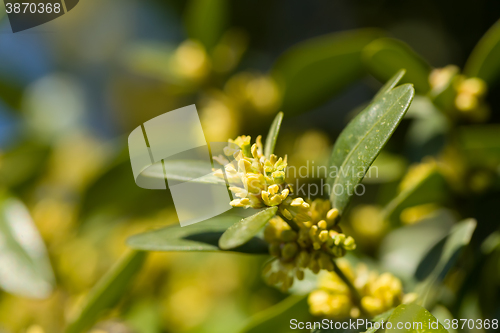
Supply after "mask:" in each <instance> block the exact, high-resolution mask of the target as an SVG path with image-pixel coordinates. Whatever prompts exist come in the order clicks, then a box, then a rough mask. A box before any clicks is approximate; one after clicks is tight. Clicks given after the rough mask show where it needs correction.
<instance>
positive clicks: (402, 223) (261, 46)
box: [0, 0, 500, 333]
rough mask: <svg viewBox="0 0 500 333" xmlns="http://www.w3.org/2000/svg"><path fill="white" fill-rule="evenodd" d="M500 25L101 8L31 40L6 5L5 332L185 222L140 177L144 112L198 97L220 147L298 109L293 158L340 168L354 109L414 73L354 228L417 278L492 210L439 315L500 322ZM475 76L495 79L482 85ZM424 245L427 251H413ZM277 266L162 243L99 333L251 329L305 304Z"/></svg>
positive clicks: (291, 136)
mask: <svg viewBox="0 0 500 333" xmlns="http://www.w3.org/2000/svg"><path fill="white" fill-rule="evenodd" d="M1 11H2V13H3V11H4V9H3V8H2V9H1ZM499 17H500V2H498V1H496V0H489V1H476V2H474V3H472V2H465V1H458V2H453V3H450V2H448V1H420V2H415V3H408V2H402V1H326V0H323V1H262V0H258V1H247V0H244V1H243V0H240V1H224V0H213V1H209V0H190V1H180V0H170V1H160V0H150V1H132V0H120V1H118V0H106V1H104V0H102V1H89V0H82V1H80V3H79V4H78V6H77V7H76V8H75V9H74V10H72V11H71V12H70V13H68V14H66V15H64V16H62V17H60V18H59V19H57V20H55V21H53V22H50V23H47V24H45V25H43V26H39V27H37V28H33V29H31V30H27V31H24V32H20V33H16V34H12V33H11V31H10V26H9V25H8V19H7V18H6V17H5V16H4V17H3V18H2V19H1V21H0V59H1V61H0V215H1V217H0V287H1V288H2V289H3V291H1V292H0V332H28V333H43V332H45V333H48V332H62V331H63V330H64V328H65V327H66V325H67V323H68V322H71V321H72V320H73V319H72V318H75V316H76V313H78V309H79V307H80V306H81V305H82V304H83V303H84V302H85V299H86V297H88V293H89V290H91V288H92V287H93V286H94V285H95V284H96V283H97V282H98V281H99V279H100V278H101V277H102V276H103V275H104V274H105V273H106V272H107V271H109V270H110V268H111V267H112V266H113V264H114V263H115V262H117V261H118V260H119V258H120V257H122V256H123V255H124V254H125V253H126V252H127V251H129V250H128V249H127V245H126V244H125V240H126V239H127V237H129V236H131V235H134V234H137V233H139V232H143V231H146V230H149V229H152V228H158V227H162V226H165V225H168V224H176V223H177V217H176V214H175V210H174V209H173V207H172V205H171V204H170V202H171V199H170V195H169V193H168V191H151V190H145V189H141V188H139V187H137V186H136V185H135V183H134V179H133V175H132V172H131V167H130V162H129V159H128V149H127V136H128V134H129V133H130V131H131V130H133V129H134V128H136V127H137V126H139V125H140V124H142V123H143V122H144V121H146V120H149V119H151V118H153V117H155V116H157V115H160V114H162V113H164V112H167V111H170V110H173V109H176V108H179V107H182V106H186V105H189V104H193V103H194V104H196V106H197V108H198V111H199V114H200V118H201V121H202V126H203V128H204V131H205V135H206V139H207V141H209V142H214V141H226V140H227V139H228V138H234V137H236V136H237V135H241V134H247V135H252V137H256V136H257V135H259V134H265V133H266V132H267V130H268V128H269V125H270V123H271V121H272V119H273V118H274V116H275V115H276V113H277V112H278V111H280V110H281V111H283V112H284V114H285V118H284V122H283V125H282V129H281V133H280V138H279V140H278V144H277V148H276V151H277V153H278V154H279V155H285V154H288V158H289V162H290V164H291V165H294V166H301V165H305V164H306V163H307V161H315V162H316V164H317V165H321V164H326V162H327V161H328V157H329V154H330V150H331V146H332V144H333V142H334V141H335V138H336V137H337V136H338V134H339V133H340V131H341V130H342V129H343V128H344V127H345V125H346V123H347V121H348V120H349V119H351V118H352V117H353V115H355V114H356V112H357V111H359V108H360V106H363V105H365V104H366V103H367V102H368V101H369V100H370V98H372V96H373V95H374V94H375V92H376V91H377V89H378V88H380V87H381V85H382V84H383V83H384V82H385V81H386V80H387V79H388V78H389V77H390V76H391V75H393V74H394V73H395V72H396V71H397V70H399V69H400V68H405V69H406V70H407V74H406V76H405V77H404V81H406V82H410V83H413V84H414V85H415V88H416V91H417V93H418V96H417V97H416V98H415V100H414V102H413V104H412V107H411V109H410V111H409V112H408V114H407V116H406V117H405V119H404V120H403V122H402V124H401V126H400V127H399V128H398V130H397V131H396V133H395V134H394V138H392V139H391V140H390V142H389V144H388V145H387V147H386V148H385V149H384V151H383V152H382V154H381V155H380V156H379V158H378V159H377V160H376V162H375V165H377V167H378V169H379V175H378V177H375V178H371V177H370V178H368V179H365V181H364V183H365V185H366V189H367V191H366V194H365V195H364V196H362V197H358V198H355V200H354V202H353V203H352V204H351V206H350V207H351V209H350V210H349V211H348V213H347V214H346V218H344V220H343V222H342V223H343V225H344V226H345V229H346V230H348V231H350V232H351V233H352V234H354V235H356V237H357V238H356V239H357V243H358V246H359V249H358V254H357V257H358V258H361V259H362V260H367V261H369V262H374V263H376V265H378V266H377V267H380V268H381V269H385V270H389V271H391V272H393V273H394V274H396V275H397V276H399V277H400V278H401V279H402V280H403V282H405V283H407V284H406V285H405V288H411V287H410V286H411V285H412V283H413V282H414V280H415V279H416V280H419V275H418V274H424V275H425V272H424V273H422V272H421V271H417V266H418V265H419V263H421V261H423V260H425V259H426V258H425V254H426V251H427V250H429V249H430V248H432V247H433V246H435V247H438V248H439V244H437V241H436V242H435V243H432V242H430V243H429V242H427V241H426V239H427V238H428V237H427V235H429V233H430V234H432V233H435V232H442V233H443V235H444V234H445V233H446V232H447V231H449V229H450V228H451V225H453V223H454V222H453V221H458V220H461V219H464V218H475V219H477V221H478V225H477V229H476V231H475V233H474V236H473V237H472V240H471V242H470V244H469V245H468V246H467V248H466V249H465V251H463V252H460V259H461V260H460V261H459V264H458V265H454V266H453V267H450V270H451V271H450V272H449V273H448V275H447V276H446V283H447V287H443V288H444V289H443V290H445V291H446V292H445V293H444V294H445V295H441V296H440V299H439V301H438V303H439V304H438V305H439V306H438V311H441V313H446V314H448V315H449V316H454V317H455V318H500V302H499V299H498V296H499V295H500V283H499V281H500V246H499V244H500V236H499V235H500V234H499V225H500V223H499V216H500V214H498V208H497V207H498V203H499V202H500V186H499V185H500V181H499V180H500V179H499V175H500V163H499V161H500V124H499V122H500V49H499V48H500V46H499V45H500V42H499V41H500V28H499V25H498V23H496V26H495V27H496V28H492V30H489V31H490V33H489V35H488V36H489V37H488V38H487V40H484V39H483V40H482V44H478V42H479V41H480V40H481V38H483V36H484V35H485V33H486V32H487V31H488V29H490V28H491V27H492V26H493V25H494V24H495V22H496V21H497V20H498V18H499ZM478 45H479V46H478ZM471 54H472V55H471ZM450 64H451V65H456V66H457V67H456V68H455V67H445V66H448V65H450ZM443 67H444V68H446V69H445V70H443V71H441V72H439V71H434V72H432V70H433V69H435V68H443ZM459 68H460V69H459ZM462 69H463V70H462ZM459 72H462V73H464V74H465V76H464V77H458V76H456V75H458V73H459ZM431 73H433V74H431ZM433 75H434V76H433ZM469 77H479V78H481V79H482V80H484V81H481V82H485V84H486V86H487V88H486V86H485V87H482V86H481V87H482V88H481V87H480V88H481V89H482V90H481V89H479V90H481V91H479V92H475V91H473V90H474V89H476V88H477V85H474V84H472V83H471V84H472V85H473V87H472V88H470V87H468V86H466V85H463V84H462V82H463V80H465V79H466V78H469ZM473 83H474V82H473ZM461 84H462V85H461ZM467 89H468V90H467ZM471 89H472V90H471ZM471 91H472V92H471ZM460 94H461V95H460ZM471 96H472V97H471ZM476 97H477V98H476ZM415 163H420V164H419V166H415ZM433 163H436V164H433ZM436 165H437V166H436ZM419 167H420V169H419ZM403 177H404V180H406V183H401V185H400V181H401V180H402V179H403ZM308 181H309V182H316V183H317V182H319V181H320V179H319V177H317V178H316V179H308ZM408 188H410V190H411V191H410V192H411V193H409V192H408V193H406V192H405V189H408ZM418 191H420V193H419V192H418ZM401 193H403V197H401ZM415 193H416V194H415ZM408 197H409V198H410V199H408ZM394 198H395V199H394ZM394 200H395V201H394ZM412 208H413V210H412ZM382 211H383V213H385V214H386V215H384V218H382V217H380V216H379V215H380V214H382V213H381V212H382ZM425 219H427V220H426V222H425V223H426V224H425V225H424V224H422V225H424V227H421V229H422V228H423V231H422V232H421V233H420V234H419V235H420V236H419V237H421V239H419V238H414V237H413V235H414V233H413V232H414V230H413V229H409V228H410V227H415V226H414V224H415V223H417V222H420V221H421V220H425ZM430 219H434V220H438V222H432V221H430ZM450 220H451V221H452V222H449V223H448V221H450ZM443 221H444V222H443ZM409 225H410V226H409ZM425 227H428V228H429V229H425ZM436 230H438V231H436ZM443 230H445V231H443ZM409 235H410V236H409ZM404 237H410V238H409V239H411V240H412V241H401V239H405V238H404ZM398 240H399V241H398ZM408 242H410V243H412V242H413V243H418V244H425V246H427V248H425V247H424V245H422V246H421V247H418V246H417V247H418V249H414V250H412V249H410V250H407V252H404V251H402V250H401V251H400V247H403V246H404V245H407V244H408ZM420 248H422V249H420ZM419 251H420V252H419ZM436 251H439V249H438V250H436ZM417 252H418V253H420V254H419V255H417V256H416V258H414V259H409V258H410V257H411V253H417ZM395 253H396V254H395ZM398 255H399V257H398ZM457 256H458V254H457ZM401 258H403V259H401ZM429 258H430V259H429ZM265 259H266V258H264V257H262V256H248V255H236V254H218V253H213V254H212V253H210V254H205V253H203V254H198V253H162V252H155V253H152V254H150V255H149V256H148V258H147V261H146V262H145V264H144V267H143V268H142V269H141V270H140V271H139V272H138V275H137V278H136V279H135V280H134V281H133V283H131V284H130V286H129V287H127V288H126V289H124V291H120V292H119V294H120V295H121V296H122V297H116V300H111V301H109V304H110V306H107V309H104V310H105V311H103V312H99V316H96V321H97V323H96V324H95V325H96V326H95V327H94V328H93V332H94V333H97V332H138V333H156V332H238V331H239V330H240V329H241V328H242V327H243V326H244V325H245V323H246V322H247V321H248V320H251V319H250V318H251V317H252V316H253V315H255V314H257V313H259V312H261V311H264V310H266V309H268V308H270V307H271V306H273V305H274V304H276V303H278V302H279V301H281V300H282V299H284V298H285V295H283V294H281V293H280V292H279V291H278V290H275V289H274V288H272V287H269V286H266V285H265V284H264V282H263V281H262V280H261V273H260V270H261V266H262V264H263V263H264V261H265ZM406 259H408V260H409V261H412V260H413V261H414V262H412V263H410V264H408V265H409V266H407V267H402V266H401V265H400V262H401V260H403V261H405V260H406ZM427 259H428V260H430V261H431V262H432V260H433V256H432V253H431V252H429V254H428V258H427ZM398 260H400V261H398ZM434 264H435V263H434ZM412 265H413V266H412ZM418 267H419V268H421V267H422V265H420V266H418ZM421 270H425V267H424V268H421ZM414 273H415V274H414ZM410 276H411V277H410ZM443 278H444V277H443ZM408 281H409V282H408ZM412 281H413V282H412ZM450 295H451V296H450ZM104 303H105V302H104ZM104 303H103V304H104ZM111 305H113V306H111ZM439 307H441V308H442V309H441V308H439ZM439 309H441V310H439ZM306 311H307V308H306ZM282 325H283V326H284V327H285V328H286V327H287V325H288V321H287V320H285V321H283V322H282ZM285 331H286V330H285ZM478 331H479V332H481V330H478ZM276 332H277V331H276Z"/></svg>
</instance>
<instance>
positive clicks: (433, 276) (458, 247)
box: [417, 219, 477, 304]
mask: <svg viewBox="0 0 500 333" xmlns="http://www.w3.org/2000/svg"><path fill="white" fill-rule="evenodd" d="M476 225H477V222H476V220H474V219H467V220H464V221H462V222H460V223H458V224H457V225H455V226H454V227H453V228H452V230H451V231H450V234H449V235H448V236H447V238H446V240H445V242H444V245H443V247H442V251H441V255H440V257H439V261H438V262H437V264H436V265H435V267H434V269H433V270H432V272H431V273H430V274H429V276H428V277H427V278H426V279H425V280H424V281H422V282H421V283H420V284H419V285H418V286H417V292H418V294H419V295H421V296H422V299H423V304H430V303H432V302H433V301H434V300H435V299H436V298H437V297H438V295H437V294H438V293H437V292H436V290H435V288H437V287H438V286H439V284H440V282H441V281H442V280H443V279H444V278H445V277H446V274H447V273H448V271H449V270H450V269H451V268H452V267H453V265H454V263H455V261H456V260H457V259H458V255H459V254H460V252H461V251H462V250H463V249H464V248H465V247H466V246H467V245H468V244H469V242H470V240H471V238H472V234H473V233H474V230H475V229H476ZM424 260H425V258H424ZM420 265H422V263H420ZM431 294H432V295H431Z"/></svg>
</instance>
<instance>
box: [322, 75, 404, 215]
mask: <svg viewBox="0 0 500 333" xmlns="http://www.w3.org/2000/svg"><path fill="white" fill-rule="evenodd" d="M413 96H414V90H413V87H412V86H411V85H410V84H405V85H402V86H400V87H397V88H394V89H392V90H391V91H389V92H387V93H386V94H384V95H383V96H382V97H379V98H378V99H376V100H375V101H374V102H372V103H371V104H370V105H369V106H368V107H367V108H366V109H364V110H363V111H362V112H361V113H360V114H359V115H358V116H356V118H354V119H353V120H352V121H351V122H350V123H349V124H348V125H347V126H346V128H345V129H344V130H343V131H342V133H340V136H339V137H338V139H337V141H336V142H335V145H334V147H333V151H332V156H331V158H330V166H331V167H333V168H335V170H336V173H335V175H334V177H331V178H329V179H328V184H329V185H330V186H331V188H330V191H331V194H330V201H331V202H332V207H334V208H337V209H338V210H339V211H340V213H342V211H343V210H344V208H345V207H346V206H347V204H348V203H349V200H350V197H351V196H352V194H353V192H354V191H353V188H354V187H355V186H356V185H357V184H359V182H361V180H362V179H363V177H364V175H365V173H366V171H367V170H368V168H369V167H370V165H371V164H372V162H373V161H374V160H375V158H376V157H377V155H378V154H379V152H380V151H381V150H382V148H383V147H384V145H385V144H386V143H387V141H388V140H389V138H390V137H391V135H392V133H394V131H395V130H396V127H397V126H398V125H399V123H400V122H401V119H403V116H404V114H405V113H406V110H407V109H408V107H409V106H410V103H411V100H412V99H413ZM330 174H332V173H331V172H330ZM349 186H352V187H351V189H350V190H349V189H348V187H349ZM338 187H340V189H339V188H338Z"/></svg>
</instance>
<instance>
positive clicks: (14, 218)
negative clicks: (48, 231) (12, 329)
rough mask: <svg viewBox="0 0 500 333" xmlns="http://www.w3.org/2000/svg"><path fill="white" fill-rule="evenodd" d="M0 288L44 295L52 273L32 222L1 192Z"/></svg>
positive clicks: (47, 291) (18, 292)
mask: <svg viewBox="0 0 500 333" xmlns="http://www.w3.org/2000/svg"><path fill="white" fill-rule="evenodd" d="M0 276H1V278H0V287H1V288H2V289H4V290H5V291H7V292H9V293H12V294H16V295H20V296H25V297H33V298H46V297H48V296H49V295H50V293H51V292H52V288H53V283H54V276H53V273H52V268H51V266H50V261H49V258H48V256H47V250H46V249H45V245H44V244H43V240H42V238H41V237H40V235H39V233H38V230H37V229H36V226H35V223H34V222H33V220H32V219H31V216H30V214H29V212H28V210H27V209H26V207H25V206H24V205H23V203H22V202H20V201H19V200H17V199H14V198H10V197H7V195H6V194H0Z"/></svg>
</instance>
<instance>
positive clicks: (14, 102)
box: [0, 18, 23, 110]
mask: <svg viewBox="0 0 500 333" xmlns="http://www.w3.org/2000/svg"><path fill="white" fill-rule="evenodd" d="M0 20H1V18H0ZM22 98H23V89H22V88H21V87H19V86H17V85H16V84H13V83H12V82H10V81H7V80H6V79H0V100H2V101H3V102H4V103H5V104H7V105H8V106H9V107H11V108H12V109H14V110H19V109H20V108H21V102H22Z"/></svg>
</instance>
